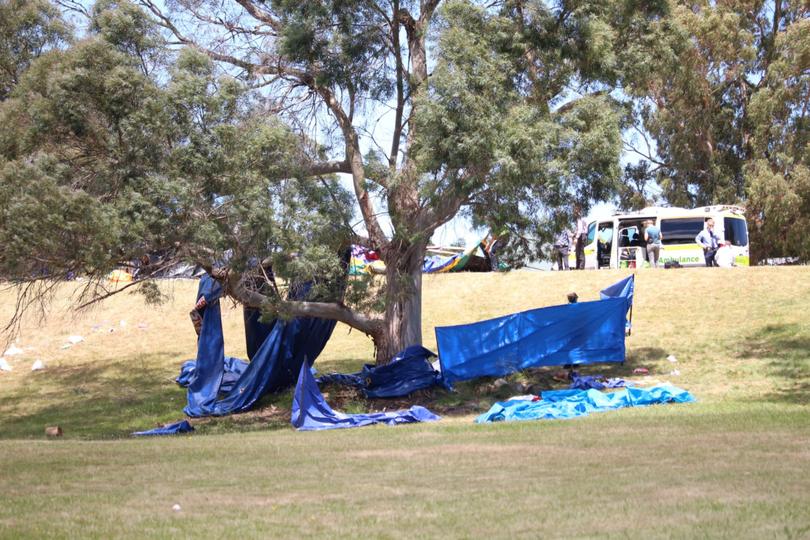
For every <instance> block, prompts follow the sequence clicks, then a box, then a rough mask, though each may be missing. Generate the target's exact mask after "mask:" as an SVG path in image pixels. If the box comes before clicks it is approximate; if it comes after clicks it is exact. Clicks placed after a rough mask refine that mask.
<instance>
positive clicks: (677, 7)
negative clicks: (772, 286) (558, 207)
mask: <svg viewBox="0 0 810 540" xmlns="http://www.w3.org/2000/svg"><path fill="white" fill-rule="evenodd" d="M807 25H808V6H807V4H806V3H803V2H788V1H786V0H776V1H775V2H764V1H761V0H743V1H733V2H688V3H687V2H680V1H676V2H673V3H672V9H671V14H670V16H669V17H666V18H663V19H660V20H657V21H652V22H650V23H649V24H648V25H645V26H643V27H638V28H639V29H641V28H643V32H644V34H643V35H642V34H639V35H638V36H637V38H633V39H631V40H630V41H629V46H628V47H627V48H626V49H625V50H624V52H623V56H624V60H623V63H624V65H626V66H627V68H628V69H627V72H626V73H627V79H626V80H627V81H628V84H627V85H626V87H625V90H626V92H628V94H630V95H632V96H633V97H634V98H635V99H636V113H637V120H638V122H639V124H640V127H641V129H642V130H644V131H645V132H646V133H649V135H650V137H651V139H652V142H653V144H652V145H650V147H646V145H639V146H640V148H636V149H637V150H639V154H641V155H642V157H643V158H644V159H645V161H646V163H647V165H646V166H645V167H646V171H647V179H649V178H650V175H651V174H652V173H654V174H655V178H656V180H657V182H658V184H659V185H660V186H661V188H662V190H663V193H662V196H663V198H664V199H665V200H666V201H668V202H669V203H672V204H675V205H682V206H695V205H705V204H718V203H721V204H728V203H746V204H747V206H748V211H749V217H750V218H751V219H750V220H749V224H750V225H752V226H753V227H752V256H753V258H754V259H755V260H756V258H758V257H761V256H768V255H779V254H798V253H799V252H802V253H805V254H806V253H807V249H808V247H807V245H808V244H807V241H806V239H805V238H801V237H802V236H806V235H803V234H802V233H801V232H799V228H798V227H791V226H790V224H792V223H795V224H797V225H798V224H799V223H802V221H801V220H802V219H803V216H806V215H807V212H806V209H807V204H808V202H807V201H808V199H807V195H806V194H807V190H806V180H805V178H806V172H805V171H806V170H807V169H806V167H807V159H808V158H807V155H808V154H807V140H808V136H807V122H808V120H807V113H808V111H807V103H808V102H809V101H810V96H808V88H810V63H808V61H809V60H808V58H810V57H808V54H807V50H808V49H807V48H808V39H809V38H808V32H807V30H808V26H807ZM635 172H636V173H638V172H640V170H635ZM628 178H630V179H633V178H635V179H638V175H637V174H636V176H635V177H634V176H632V175H631V176H629V177H628Z"/></svg>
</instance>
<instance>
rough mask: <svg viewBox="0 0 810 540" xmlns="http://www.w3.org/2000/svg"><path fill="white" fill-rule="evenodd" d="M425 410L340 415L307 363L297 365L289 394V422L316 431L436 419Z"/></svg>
mask: <svg viewBox="0 0 810 540" xmlns="http://www.w3.org/2000/svg"><path fill="white" fill-rule="evenodd" d="M439 419H440V417H439V416H436V415H435V414H433V413H432V412H430V411H429V410H427V409H426V408H424V407H420V406H419V405H414V406H413V407H411V408H410V409H408V410H404V411H396V412H381V413H369V414H343V413H339V412H336V411H333V410H332V408H331V407H330V406H329V404H328V403H326V400H325V399H324V398H323V395H322V394H321V391H320V390H319V389H318V385H317V383H316V382H315V379H314V378H313V376H312V373H311V372H310V370H309V368H308V367H307V366H301V371H300V373H299V376H298V384H296V386H295V394H294V395H293V405H292V416H291V417H290V423H292V425H293V426H294V427H295V428H296V429H298V430H299V431H320V430H325V429H341V428H351V427H361V426H368V425H371V424H388V425H396V424H410V423H413V422H431V421H434V420H439Z"/></svg>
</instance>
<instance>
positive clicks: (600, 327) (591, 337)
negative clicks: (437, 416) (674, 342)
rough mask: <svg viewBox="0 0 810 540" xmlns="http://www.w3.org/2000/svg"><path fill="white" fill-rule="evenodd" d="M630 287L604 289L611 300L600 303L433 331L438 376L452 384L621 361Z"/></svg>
mask: <svg viewBox="0 0 810 540" xmlns="http://www.w3.org/2000/svg"><path fill="white" fill-rule="evenodd" d="M632 283H633V279H632V276H630V277H629V278H627V279H625V280H622V281H620V282H619V283H617V284H616V285H613V286H612V287H608V289H605V291H609V293H610V294H615V295H616V296H615V297H607V298H604V299H603V300H597V301H594V302H581V303H576V304H563V305H559V306H551V307H545V308H540V309H533V310H530V311H524V312H521V313H514V314H512V315H507V316H505V317H498V318H495V319H489V320H486V321H480V322H477V323H472V324H463V325H458V326H442V327H437V328H436V341H437V343H438V347H439V360H440V362H441V366H442V376H443V377H444V379H445V381H446V382H447V383H448V384H452V383H454V382H456V381H466V380H469V379H474V378H477V377H487V376H489V377H499V376H502V375H507V374H509V373H512V372H515V371H520V370H523V369H526V368H531V367H539V366H561V365H566V364H592V363H596V362H624V359H625V345H624V337H625V323H626V315H627V311H628V309H629V307H630V305H631V302H632V294H633V286H632ZM620 284H621V287H619V285H620ZM614 288H617V290H614ZM603 292H604V291H603Z"/></svg>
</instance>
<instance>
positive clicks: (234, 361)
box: [175, 356, 248, 393]
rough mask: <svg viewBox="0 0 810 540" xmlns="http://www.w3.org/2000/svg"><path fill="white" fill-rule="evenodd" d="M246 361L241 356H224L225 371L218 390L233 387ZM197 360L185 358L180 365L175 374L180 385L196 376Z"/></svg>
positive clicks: (227, 390)
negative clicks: (178, 370) (178, 371)
mask: <svg viewBox="0 0 810 540" xmlns="http://www.w3.org/2000/svg"><path fill="white" fill-rule="evenodd" d="M247 366H248V363H247V362H245V361H244V360H242V359H241V358H234V357H233V356H226V357H225V363H224V366H223V368H224V369H225V373H223V374H222V382H221V383H220V385H219V391H220V393H222V392H229V391H230V390H231V388H233V387H234V385H235V384H236V381H238V380H239V377H241V376H242V373H244V372H245V368H247ZM196 371H197V361H196V360H187V361H185V362H183V365H182V366H180V375H178V376H177V378H176V379H175V381H176V382H177V384H179V385H180V386H185V387H187V386H188V385H189V384H190V383H191V381H192V380H193V379H194V378H195V377H196Z"/></svg>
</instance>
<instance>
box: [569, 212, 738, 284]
mask: <svg viewBox="0 0 810 540" xmlns="http://www.w3.org/2000/svg"><path fill="white" fill-rule="evenodd" d="M708 218H713V219H714V232H715V234H717V236H719V237H720V240H721V243H725V244H726V247H724V248H723V249H729V250H730V252H731V253H730V257H725V259H726V260H730V261H733V264H734V265H736V266H748V225H747V223H746V221H745V210H744V209H743V208H741V207H739V206H726V205H716V206H703V207H700V208H695V209H693V210H688V209H685V208H668V207H650V208H645V209H644V210H639V211H638V212H631V213H627V214H614V215H612V216H610V217H606V218H604V219H597V220H594V221H591V222H590V223H589V224H588V234H587V238H586V239H585V268H590V269H599V268H641V267H643V266H647V263H646V261H647V246H646V243H645V241H644V227H643V225H642V224H643V223H644V222H645V221H647V220H650V221H652V222H653V223H655V225H656V226H657V227H658V228H659V229H660V230H661V236H662V238H663V240H662V244H663V245H662V247H661V253H660V257H659V260H658V264H659V266H663V265H664V264H665V263H667V262H670V263H671V262H677V263H678V264H679V265H680V266H706V261H705V259H704V257H703V249H702V248H701V247H700V245H699V244H698V243H697V242H695V237H696V236H697V235H698V233H699V232H700V231H702V230H703V227H704V224H705V222H706V220H707V219H708ZM569 265H570V267H571V268H575V267H576V255H575V253H574V250H571V253H570V255H569Z"/></svg>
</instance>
